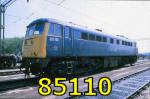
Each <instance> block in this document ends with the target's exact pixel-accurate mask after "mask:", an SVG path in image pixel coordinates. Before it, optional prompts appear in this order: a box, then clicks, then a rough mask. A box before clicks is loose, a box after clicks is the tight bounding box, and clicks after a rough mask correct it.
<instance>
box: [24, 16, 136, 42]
mask: <svg viewBox="0 0 150 99" xmlns="http://www.w3.org/2000/svg"><path fill="white" fill-rule="evenodd" d="M39 22H50V23H57V24H61V25H64V26H69V27H71V28H74V29H78V30H82V31H85V32H90V33H93V34H97V35H102V36H107V37H112V38H115V39H120V40H125V41H130V42H135V41H134V40H131V39H128V38H126V37H123V36H117V35H112V34H107V33H104V32H103V31H102V32H101V31H97V30H94V29H90V28H88V27H84V26H80V25H77V24H74V23H72V22H64V21H60V20H56V19H51V18H40V19H37V20H35V21H33V22H31V23H30V24H29V25H28V26H31V25H33V24H36V23H39ZM28 26H27V27H28Z"/></svg>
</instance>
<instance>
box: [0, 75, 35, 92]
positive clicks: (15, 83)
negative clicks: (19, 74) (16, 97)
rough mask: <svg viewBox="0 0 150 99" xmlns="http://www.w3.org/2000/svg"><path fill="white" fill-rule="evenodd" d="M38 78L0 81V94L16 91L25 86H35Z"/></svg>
mask: <svg viewBox="0 0 150 99" xmlns="http://www.w3.org/2000/svg"><path fill="white" fill-rule="evenodd" d="M37 82H38V78H34V77H33V78H27V79H15V80H9V81H1V82H0V92H3V91H7V90H12V89H17V88H21V87H27V86H35V85H37Z"/></svg>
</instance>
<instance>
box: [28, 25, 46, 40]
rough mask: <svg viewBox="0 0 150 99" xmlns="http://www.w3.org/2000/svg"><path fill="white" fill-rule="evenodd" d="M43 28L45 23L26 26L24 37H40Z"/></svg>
mask: <svg viewBox="0 0 150 99" xmlns="http://www.w3.org/2000/svg"><path fill="white" fill-rule="evenodd" d="M44 26H45V23H42V22H40V23H36V24H34V25H31V26H28V27H27V34H26V37H30V36H33V35H41V34H42V33H43V31H44Z"/></svg>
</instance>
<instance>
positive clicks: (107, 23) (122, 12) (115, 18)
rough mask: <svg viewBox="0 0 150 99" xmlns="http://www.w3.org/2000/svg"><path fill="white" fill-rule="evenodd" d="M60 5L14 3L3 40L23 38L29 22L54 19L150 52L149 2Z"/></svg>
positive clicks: (71, 1)
mask: <svg viewBox="0 0 150 99" xmlns="http://www.w3.org/2000/svg"><path fill="white" fill-rule="evenodd" d="M61 1H62V0H30V2H29V3H26V0H17V1H16V2H15V3H14V4H13V5H11V6H10V7H9V8H8V9H7V11H6V37H23V36H24V35H25V31H26V26H27V25H28V24H29V23H30V22H31V21H33V20H35V19H37V18H54V19H59V20H63V21H68V22H69V21H72V22H74V23H76V24H79V25H83V26H88V27H90V28H93V29H96V28H99V29H102V30H103V31H105V32H106V33H109V34H114V35H124V36H126V37H128V38H131V39H135V40H137V42H138V47H139V52H140V53H141V52H150V44H149V43H150V1H101V0H64V2H63V3H62V4H60V3H61ZM143 38H144V39H147V40H140V39H143ZM148 39H149V40H148Z"/></svg>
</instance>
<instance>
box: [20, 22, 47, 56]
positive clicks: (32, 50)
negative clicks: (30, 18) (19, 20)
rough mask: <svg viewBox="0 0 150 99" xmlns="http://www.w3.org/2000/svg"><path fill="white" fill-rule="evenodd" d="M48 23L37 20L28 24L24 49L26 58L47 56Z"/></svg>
mask: <svg viewBox="0 0 150 99" xmlns="http://www.w3.org/2000/svg"><path fill="white" fill-rule="evenodd" d="M46 24H47V23H45V22H37V23H34V24H30V25H29V26H27V32H26V36H25V39H24V45H23V51H22V52H23V57H24V58H45V57H46V32H47V28H46V26H47V25H46Z"/></svg>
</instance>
